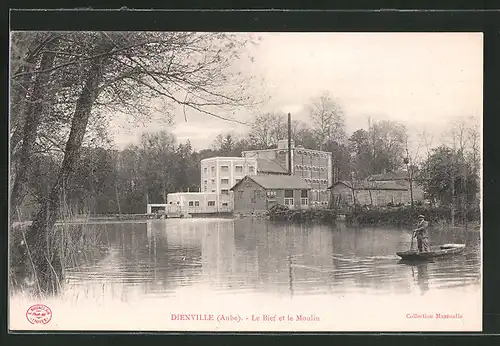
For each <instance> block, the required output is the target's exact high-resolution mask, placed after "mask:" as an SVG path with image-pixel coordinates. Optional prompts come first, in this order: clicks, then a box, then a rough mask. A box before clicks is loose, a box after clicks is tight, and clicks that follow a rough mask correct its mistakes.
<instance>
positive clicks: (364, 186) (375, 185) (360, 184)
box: [329, 181, 408, 191]
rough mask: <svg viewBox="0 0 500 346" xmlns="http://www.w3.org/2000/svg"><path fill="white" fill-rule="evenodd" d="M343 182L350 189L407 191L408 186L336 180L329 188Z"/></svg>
mask: <svg viewBox="0 0 500 346" xmlns="http://www.w3.org/2000/svg"><path fill="white" fill-rule="evenodd" d="M339 184H343V185H345V186H347V187H348V188H350V189H354V190H399V191H407V190H408V188H407V187H406V186H403V185H401V184H396V183H391V182H379V181H377V182H375V181H373V182H371V181H358V182H356V183H355V184H354V188H353V184H352V183H351V182H350V181H338V182H336V183H335V184H333V185H332V186H330V187H329V189H332V188H333V187H334V186H336V185H339Z"/></svg>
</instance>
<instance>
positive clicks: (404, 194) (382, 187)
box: [329, 180, 410, 206]
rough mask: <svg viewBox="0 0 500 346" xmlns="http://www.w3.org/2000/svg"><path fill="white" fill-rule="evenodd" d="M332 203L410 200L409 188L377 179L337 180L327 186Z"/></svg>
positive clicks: (370, 203) (395, 202)
mask: <svg viewBox="0 0 500 346" xmlns="http://www.w3.org/2000/svg"><path fill="white" fill-rule="evenodd" d="M329 189H330V191H331V194H330V195H331V198H332V201H331V202H332V205H334V206H345V205H348V206H352V205H354V204H360V205H374V206H385V205H387V204H389V203H392V204H400V203H403V204H405V203H408V202H409V201H410V192H409V188H408V187H406V186H404V185H401V184H396V183H393V182H378V181H366V180H365V181H358V182H348V181H339V182H337V183H335V184H333V185H332V186H330V187H329Z"/></svg>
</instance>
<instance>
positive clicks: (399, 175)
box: [367, 171, 408, 181]
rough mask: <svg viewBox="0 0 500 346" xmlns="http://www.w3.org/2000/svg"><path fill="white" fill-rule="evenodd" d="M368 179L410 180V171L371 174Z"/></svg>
mask: <svg viewBox="0 0 500 346" xmlns="http://www.w3.org/2000/svg"><path fill="white" fill-rule="evenodd" d="M367 180H370V181H387V180H408V173H407V172H404V171H397V172H389V173H384V174H373V175H370V176H369V177H368V178H367Z"/></svg>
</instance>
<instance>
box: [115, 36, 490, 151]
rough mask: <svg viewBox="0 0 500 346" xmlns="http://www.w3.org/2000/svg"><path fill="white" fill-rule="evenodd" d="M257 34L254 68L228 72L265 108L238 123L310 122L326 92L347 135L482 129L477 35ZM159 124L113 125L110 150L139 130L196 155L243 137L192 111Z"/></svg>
mask: <svg viewBox="0 0 500 346" xmlns="http://www.w3.org/2000/svg"><path fill="white" fill-rule="evenodd" d="M243 35H244V34H243ZM255 35H259V36H260V37H261V40H260V43H259V44H258V45H256V46H250V47H249V48H248V50H249V53H250V55H251V56H252V57H253V62H249V61H236V62H235V66H234V68H235V69H238V70H240V71H242V73H244V74H246V75H248V76H251V77H255V79H256V80H258V81H261V82H258V83H257V84H256V85H255V89H256V90H259V92H263V95H266V100H267V101H266V102H264V103H263V104H261V105H260V106H259V108H258V109H250V110H245V109H243V110H241V111H239V113H238V114H236V117H237V118H238V119H242V120H243V121H247V120H249V119H251V117H252V114H254V113H255V112H259V111H262V112H265V111H283V112H287V113H288V112H290V113H291V114H292V119H294V120H301V121H304V122H308V121H309V115H308V111H307V105H308V104H309V103H310V102H311V99H312V98H314V97H317V96H319V95H321V93H323V92H325V91H328V92H329V93H330V95H331V96H332V97H333V98H334V99H335V100H336V101H337V102H338V103H339V104H340V106H341V107H342V109H343V110H344V114H345V119H346V127H347V133H348V135H350V134H351V133H352V132H354V131H355V130H357V129H360V128H367V125H368V118H371V120H372V121H377V120H395V121H398V122H400V123H403V124H405V125H406V126H407V128H408V131H409V133H410V136H411V138H416V135H417V134H418V133H421V132H422V131H424V130H425V131H426V132H427V133H429V134H431V135H433V136H434V138H435V139H437V140H439V138H442V134H443V133H445V132H446V131H447V130H448V129H449V127H450V124H451V123H452V122H453V121H455V120H459V119H461V118H464V117H469V116H476V117H478V118H479V119H480V121H481V122H482V103H483V100H482V94H483V89H482V86H483V36H482V34H481V33H258V34H255ZM259 95H260V94H259ZM160 118H161V115H159V116H158V115H157V116H156V117H153V119H152V120H151V121H150V122H149V123H147V124H143V125H139V126H137V124H134V125H132V124H131V123H128V122H126V120H124V119H123V118H117V119H116V120H115V121H114V122H113V123H112V124H111V125H112V126H111V128H112V129H114V130H113V131H112V132H113V133H114V141H115V144H116V146H117V147H119V148H123V147H125V146H126V145H128V144H130V143H136V142H137V141H138V139H139V137H140V134H141V133H142V132H144V131H157V130H169V131H171V132H172V133H174V134H175V135H176V136H177V138H178V140H179V142H184V141H185V140H187V139H189V140H190V141H191V144H192V146H193V148H194V149H195V150H199V149H202V148H207V147H210V145H211V144H212V142H213V140H214V139H215V137H216V136H217V135H218V134H219V133H226V132H228V131H235V132H244V131H246V130H247V128H246V127H245V126H244V125H241V124H237V123H232V122H227V121H223V120H219V119H217V118H213V117H210V116H209V115H206V114H201V113H198V112H196V111H192V110H190V111H188V112H187V118H188V121H187V122H186V121H185V120H184V114H183V113H182V111H178V112H176V114H175V118H174V124H173V125H168V124H166V123H165V122H164V121H161V120H159V119H160ZM435 142H436V141H435Z"/></svg>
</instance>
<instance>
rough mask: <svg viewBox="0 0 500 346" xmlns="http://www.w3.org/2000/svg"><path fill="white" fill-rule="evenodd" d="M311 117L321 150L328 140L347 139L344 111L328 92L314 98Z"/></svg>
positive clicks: (340, 140)
mask: <svg viewBox="0 0 500 346" xmlns="http://www.w3.org/2000/svg"><path fill="white" fill-rule="evenodd" d="M309 117H310V118H311V120H312V122H313V128H314V131H315V133H316V136H317V137H318V142H319V146H320V150H322V148H323V145H324V144H325V143H326V142H327V141H328V140H335V141H337V142H339V143H341V142H343V141H344V140H345V138H346V134H345V117H344V111H343V110H342V108H341V107H340V105H339V103H338V102H336V101H335V100H333V99H332V97H331V96H330V94H329V93H328V92H324V93H323V94H322V95H321V96H320V97H318V98H316V99H313V100H312V103H311V104H310V105H309Z"/></svg>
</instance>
